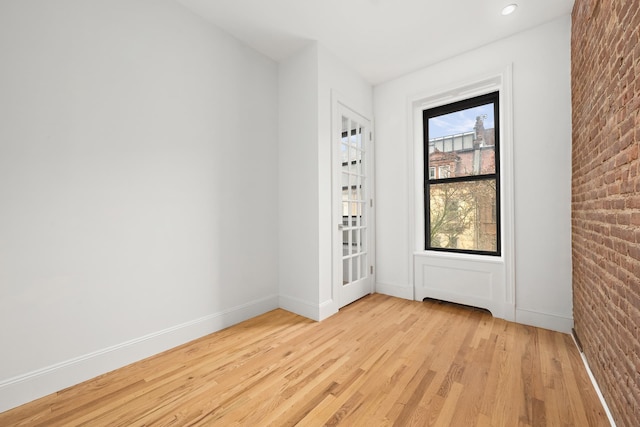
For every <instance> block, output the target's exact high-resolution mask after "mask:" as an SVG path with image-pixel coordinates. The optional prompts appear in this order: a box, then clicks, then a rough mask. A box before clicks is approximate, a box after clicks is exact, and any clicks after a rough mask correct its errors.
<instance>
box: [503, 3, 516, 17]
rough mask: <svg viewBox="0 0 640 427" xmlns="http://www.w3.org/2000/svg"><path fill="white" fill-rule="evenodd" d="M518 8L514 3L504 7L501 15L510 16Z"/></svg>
mask: <svg viewBox="0 0 640 427" xmlns="http://www.w3.org/2000/svg"><path fill="white" fill-rule="evenodd" d="M517 8H518V5H517V4H515V3H511V4H510V5H507V6H505V7H504V8H503V9H502V14H503V15H504V16H507V15H511V14H512V13H513V12H515V10H516V9H517Z"/></svg>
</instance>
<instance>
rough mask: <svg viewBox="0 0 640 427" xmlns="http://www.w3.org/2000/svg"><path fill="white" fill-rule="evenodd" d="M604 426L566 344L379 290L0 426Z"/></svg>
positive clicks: (178, 354) (68, 394) (105, 383)
mask: <svg viewBox="0 0 640 427" xmlns="http://www.w3.org/2000/svg"><path fill="white" fill-rule="evenodd" d="M14 425H15V426H21V425H29V426H60V425H64V426H67V425H74V426H75V425H87V426H141V425H159V426H164V425H171V426H184V425H188V426H195V425H199V426H202V425H220V426H232V425H243V426H269V425H271V426H293V425H300V426H322V425H344V426H359V425H363V426H369V427H374V426H387V425H396V426H429V425H434V426H463V427H466V426H508V427H514V426H545V425H546V426H553V427H555V426H579V427H585V426H608V425H609V424H608V422H607V418H606V416H605V414H604V411H603V409H602V406H601V404H600V402H599V400H598V397H597V396H596V393H595V391H594V390H593V388H592V385H591V383H590V382H589V379H588V376H587V373H586V371H585V369H584V366H583V365H582V361H581V359H580V355H579V353H578V351H577V349H576V347H575V345H574V344H573V342H572V339H571V337H570V336H568V335H564V334H560V333H557V332H551V331H548V330H544V329H538V328H533V327H528V326H523V325H518V324H515V323H510V322H506V321H503V320H499V319H494V318H493V317H491V315H489V314H487V313H484V312H482V311H479V310H473V309H469V308H465V307H460V306H455V305H449V304H440V303H437V302H415V301H407V300H402V299H397V298H392V297H388V296H384V295H379V294H374V295H370V296H368V297H365V298H363V299H361V300H359V301H356V302H355V303H353V304H351V305H350V306H348V307H345V308H343V309H342V310H340V312H339V313H338V314H336V315H335V316H332V317H330V318H329V319H327V320H325V321H323V322H320V323H316V322H312V321H310V320H307V319H304V318H302V317H300V316H297V315H294V314H291V313H289V312H286V311H284V310H275V311H272V312H269V313H267V314H264V315H262V316H259V317H256V318H254V319H251V320H248V321H246V322H243V323H241V324H239V325H236V326H233V327H231V328H228V329H225V330H223V331H220V332H217V333H215V334H211V335H208V336H206V337H203V338H201V339H198V340H196V341H193V342H191V343H188V344H186V345H183V346H181V347H177V348H175V349H172V350H170V351H167V352H165V353H162V354H160V355H157V356H154V357H152V358H149V359H146V360H143V361H140V362H138V363H135V364H132V365H130V366H127V367H124V368H122V369H119V370H116V371H114V372H111V373H108V374H105V375H102V376H100V377H97V378H95V379H93V380H90V381H87V382H85V383H82V384H79V385H77V386H74V387H71V388H68V389H66V390H62V391H60V392H58V393H54V394H52V395H50V396H47V397H44V398H42V399H39V400H36V401H34V402H31V403H28V404H26V405H23V406H21V407H18V408H15V409H13V410H10V411H7V412H4V413H2V414H0V426H14Z"/></svg>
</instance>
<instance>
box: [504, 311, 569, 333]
mask: <svg viewBox="0 0 640 427" xmlns="http://www.w3.org/2000/svg"><path fill="white" fill-rule="evenodd" d="M515 321H516V323H522V324H523V325H530V326H536V327H538V328H544V329H550V330H552V331H558V332H563V333H565V334H571V329H572V328H573V318H572V317H570V316H563V315H559V314H552V313H543V312H540V311H534V310H527V309H523V308H517V307H516V319H515Z"/></svg>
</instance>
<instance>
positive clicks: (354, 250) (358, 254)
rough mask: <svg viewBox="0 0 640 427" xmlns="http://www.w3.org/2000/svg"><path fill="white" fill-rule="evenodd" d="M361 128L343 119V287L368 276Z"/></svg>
mask: <svg viewBox="0 0 640 427" xmlns="http://www.w3.org/2000/svg"><path fill="white" fill-rule="evenodd" d="M364 129H365V127H364V125H363V124H362V123H358V122H357V121H355V120H352V119H351V118H349V117H347V116H342V138H341V141H340V154H341V162H342V167H341V172H340V174H341V185H342V284H343V285H345V286H346V285H348V284H350V283H353V282H356V281H358V280H362V279H366V278H367V277H368V274H369V272H368V270H367V257H368V253H367V225H368V224H367V209H366V204H367V180H366V170H367V164H366V161H367V156H366V154H367V153H366V139H365V134H364Z"/></svg>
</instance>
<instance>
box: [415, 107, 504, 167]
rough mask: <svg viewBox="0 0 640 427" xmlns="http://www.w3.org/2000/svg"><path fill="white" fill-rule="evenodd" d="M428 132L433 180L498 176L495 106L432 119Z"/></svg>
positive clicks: (469, 109) (474, 108)
mask: <svg viewBox="0 0 640 427" xmlns="http://www.w3.org/2000/svg"><path fill="white" fill-rule="evenodd" d="M428 129H429V167H430V168H434V169H435V171H436V174H435V176H431V174H430V175H429V179H442V178H454V177H460V176H472V175H486V174H494V173H496V161H495V120H494V103H488V104H484V105H480V106H477V107H472V108H467V109H464V110H460V111H456V112H453V113H448V114H443V115H440V116H435V117H430V118H429V128H428ZM440 171H443V173H445V174H446V176H441V175H440V173H439V172H440Z"/></svg>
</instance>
